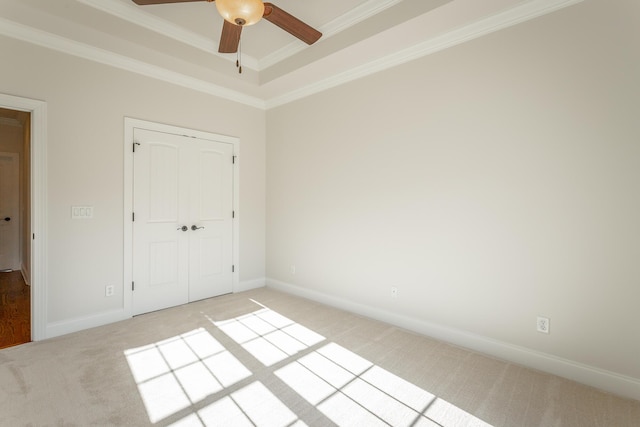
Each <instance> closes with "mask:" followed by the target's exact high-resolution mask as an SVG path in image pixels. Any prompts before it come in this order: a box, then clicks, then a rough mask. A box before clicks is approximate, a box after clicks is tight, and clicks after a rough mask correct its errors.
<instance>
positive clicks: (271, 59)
mask: <svg viewBox="0 0 640 427" xmlns="http://www.w3.org/2000/svg"><path fill="white" fill-rule="evenodd" d="M93 1H95V0H93ZM401 1H402V0H368V1H366V2H364V3H362V4H361V5H359V6H358V7H356V8H354V9H352V10H350V11H349V12H347V13H345V14H344V15H342V16H339V17H338V18H336V19H334V20H333V21H331V22H329V23H328V24H326V25H323V26H322V27H320V28H319V30H320V32H322V37H321V38H320V40H318V42H317V43H322V42H323V41H324V40H326V39H328V38H329V37H332V36H334V35H336V34H338V33H339V32H341V31H343V30H346V29H347V28H350V27H352V26H354V25H355V24H357V23H359V22H362V21H364V20H366V19H369V18H371V17H372V16H374V15H376V14H378V13H380V12H382V11H384V10H385V9H388V8H390V7H392V6H395V5H396V4H398V3H400V2H401ZM305 48H306V45H304V44H302V43H300V42H299V41H298V40H294V41H292V42H291V43H289V44H288V45H286V46H284V47H282V48H280V49H278V50H277V51H275V52H273V53H272V54H270V55H267V56H265V57H264V58H262V59H260V60H259V61H258V70H264V69H266V68H269V67H271V66H272V65H275V64H277V63H278V62H280V61H283V60H285V59H287V58H289V57H290V56H293V55H295V54H296V53H298V52H301V51H303V50H304V49H305Z"/></svg>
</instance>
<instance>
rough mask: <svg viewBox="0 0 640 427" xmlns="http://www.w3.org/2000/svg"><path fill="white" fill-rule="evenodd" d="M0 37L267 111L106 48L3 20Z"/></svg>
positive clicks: (240, 97) (218, 88)
mask: <svg viewBox="0 0 640 427" xmlns="http://www.w3.org/2000/svg"><path fill="white" fill-rule="evenodd" d="M0 34H2V35H5V36H7V37H11V38H14V39H18V40H22V41H25V42H28V43H32V44H35V45H38V46H42V47H46V48H49V49H53V50H57V51H59V52H63V53H66V54H68V55H73V56H77V57H80V58H83V59H88V60H90V61H95V62H98V63H101V64H105V65H109V66H112V67H116V68H120V69H122V70H126V71H131V72H133V73H136V74H141V75H144V76H147V77H152V78H154V79H158V80H162V81H165V82H168V83H172V84H175V85H178V86H182V87H186V88H189V89H193V90H197V91H199V92H202V93H206V94H209V95H214V96H218V97H220V98H224V99H228V100H231V101H235V102H239V103H241V104H246V105H249V106H251V107H256V108H261V109H264V108H265V102H264V101H263V100H262V99H260V98H256V97H254V96H249V95H246V94H244V93H241V92H238V91H235V90H231V89H228V88H226V87H223V86H219V85H216V84H213V83H209V82H206V81H204V80H200V79H197V78H194V77H190V76H187V75H185V74H182V73H178V72H175V71H170V70H167V69H166V68H162V67H158V66H156V65H152V64H148V63H146V62H143V61H139V60H137V59H133V58H129V57H127V56H124V55H120V54H117V53H114V52H111V51H108V50H105V49H101V48H97V47H95V46H90V45H88V44H85V43H81V42H77V41H74V40H70V39H67V38H65V37H61V36H58V35H55V34H52V33H48V32H46V31H42V30H38V29H35V28H33V27H29V26H26V25H23V24H18V23H16V22H13V21H9V20H7V19H4V18H0Z"/></svg>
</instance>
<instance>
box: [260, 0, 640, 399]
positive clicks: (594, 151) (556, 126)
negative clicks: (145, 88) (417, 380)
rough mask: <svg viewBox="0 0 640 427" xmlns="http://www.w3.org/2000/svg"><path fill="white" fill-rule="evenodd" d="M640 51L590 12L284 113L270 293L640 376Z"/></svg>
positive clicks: (612, 5)
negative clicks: (394, 293)
mask: <svg viewBox="0 0 640 427" xmlns="http://www.w3.org/2000/svg"><path fill="white" fill-rule="evenodd" d="M638 40H640V2H637V1H635V0H617V1H615V2H607V1H596V0H587V1H585V2H584V3H580V4H578V5H576V6H572V7H569V8H567V9H563V10H561V11H559V12H557V13H553V14H551V15H547V16H544V17H541V18H538V19H535V20H533V21H529V22H527V23H524V24H521V25H518V26H516V27H512V28H510V29H506V30H503V31H500V32H498V33H494V34H492V35H489V36H485V37H483V38H481V39H478V40H475V41H472V42H468V43H466V44H463V45H460V46H457V47H455V48H451V49H449V50H446V51H443V52H440V53H437V54H434V55H431V56H428V57H425V58H422V59H420V60H416V61H413V62H411V63H408V64H405V65H402V66H399V67H397V68H394V69H392V70H389V71H385V72H381V73H378V74H375V75H373V76H370V77H367V78H364V79H361V80H359V81H356V82H353V83H349V84H346V85H343V86H340V87H337V88H334V89H332V90H330V91H327V92H324V93H321V94H318V95H315V96H313V97H309V98H306V99H304V100H300V101H297V102H295V103H292V104H289V105H286V106H282V107H279V108H276V109H273V110H270V111H268V113H267V276H268V278H269V279H270V280H273V281H274V282H276V281H277V282H280V283H285V284H288V285H294V286H295V287H298V288H299V289H303V290H305V292H311V293H313V292H316V293H318V294H323V295H329V296H330V297H332V298H335V300H336V301H338V300H340V301H351V302H354V303H356V304H359V305H360V306H367V307H374V308H376V309H379V310H380V311H381V312H388V313H397V314H399V315H402V316H405V317H408V318H413V319H418V320H420V321H424V322H430V323H432V324H436V325H442V326H444V327H447V328H453V329H455V330H462V331H467V332H470V333H472V334H477V336H482V337H485V338H486V339H487V342H491V340H495V341H497V342H501V343H506V344H508V345H515V346H518V348H526V349H530V350H533V351H534V352H542V353H545V354H550V355H553V356H555V357H558V358H562V359H568V360H569V361H573V362H577V363H578V364H585V365H588V366H591V367H596V368H600V369H604V370H607V371H612V372H615V373H617V374H622V375H624V376H628V377H632V378H635V379H640V363H639V362H638V361H639V360H640V339H638V337H640V310H638V301H640V287H639V283H640V267H639V265H640V263H639V261H638V260H640V243H639V242H640V226H639V225H638V224H639V221H638V218H640V139H639V138H638V137H639V135H640V120H639V117H640V116H639V113H640V110H639V108H638V100H639V99H640V84H639V83H638V82H639V80H638V76H640V48H639V46H638ZM291 265H295V266H296V272H295V274H292V273H291V271H290V266H291ZM391 286H397V288H398V290H399V292H398V297H397V298H395V299H394V298H391V293H390V288H391ZM538 315H541V316H546V317H550V318H551V334H549V335H544V334H540V333H538V332H536V330H535V321H536V316H538ZM589 369H590V368H589ZM635 384H638V383H637V382H636V383H635ZM635 387H637V385H636V386H635ZM636 393H637V388H636Z"/></svg>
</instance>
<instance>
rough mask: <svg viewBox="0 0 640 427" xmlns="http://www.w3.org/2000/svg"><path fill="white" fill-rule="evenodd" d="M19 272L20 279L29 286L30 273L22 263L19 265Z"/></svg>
mask: <svg viewBox="0 0 640 427" xmlns="http://www.w3.org/2000/svg"><path fill="white" fill-rule="evenodd" d="M20 272H21V273H22V279H23V280H24V283H26V284H27V285H29V286H31V275H30V274H29V270H27V268H26V267H25V266H24V264H21V265H20Z"/></svg>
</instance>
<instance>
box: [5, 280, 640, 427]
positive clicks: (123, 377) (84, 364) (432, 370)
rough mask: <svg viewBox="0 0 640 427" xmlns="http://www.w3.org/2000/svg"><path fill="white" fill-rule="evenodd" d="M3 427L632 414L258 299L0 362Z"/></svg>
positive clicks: (494, 364)
mask: <svg viewBox="0 0 640 427" xmlns="http://www.w3.org/2000/svg"><path fill="white" fill-rule="evenodd" d="M0 385H1V386H0V387H1V388H0V425H2V426H146V425H157V426H203V425H206V426H213V425H219V426H243V425H247V426H277V427H284V426H304V425H307V426H333V425H342V426H373V425H392V426H411V425H416V426H427V427H429V426H431V427H434V426H447V427H459V426H494V427H501V426H518V427H525V426H545V427H547V426H550V427H551V426H557V427H573V426H575V427H589V426H603V427H605V426H606V427H611V426H616V427H627V426H629V427H632V426H634V427H637V426H640V402H638V401H634V400H629V399H624V398H620V397H617V396H614V395H611V394H608V393H604V392H601V391H599V390H596V389H593V388H591V387H588V386H584V385H580V384H578V383H575V382H572V381H568V380H565V379H562V378H559V377H556V376H553V375H548V374H545V373H541V372H537V371H534V370H531V369H528V368H524V367H521V366H517V365H514V364H511V363H506V362H503V361H499V360H496V359H494V358H491V357H488V356H485V355H481V354H478V353H475V352H472V351H468V350H465V349H462V348H458V347H455V346H452V345H449V344H446V343H443V342H440V341H436V340H433V339H430V338H428V337H424V336H420V335H417V334H414V333H412V332H408V331H405V330H402V329H399V328H397V327H394V326H391V325H388V324H384V323H381V322H377V321H373V320H370V319H366V318H363V317H360V316H357V315H353V314H350V313H347V312H344V311H340V310H337V309H334V308H330V307H327V306H324V305H321V304H317V303H315V302H311V301H308V300H304V299H301V298H298V297H294V296H291V295H287V294H284V293H281V292H277V291H274V290H271V289H267V288H261V289H256V290H252V291H248V292H243V293H238V294H232V295H225V296H222V297H218V298H213V299H209V300H204V301H199V302H196V303H192V304H188V305H184V306H179V307H174V308H171V309H167V310H162V311H158V312H154V313H149V314H146V315H142V316H137V317H135V318H133V319H129V320H126V321H123V322H118V323H115V324H111V325H107V326H103V327H99V328H94V329H90V330H86V331H82V332H78V333H74V334H69V335H66V336H62V337H58V338H54V339H50V340H45V341H41V342H36V343H29V344H25V345H22V346H18V347H12V348H8V349H4V350H0Z"/></svg>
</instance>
